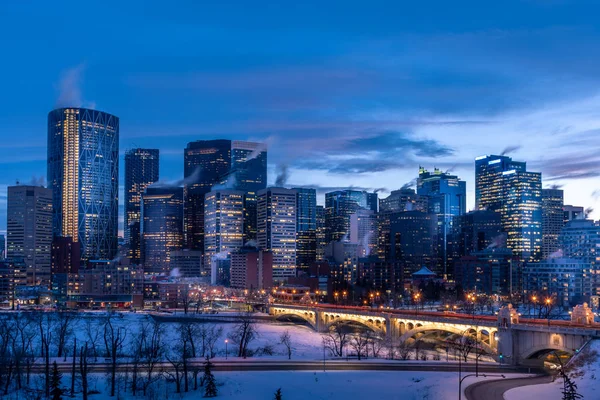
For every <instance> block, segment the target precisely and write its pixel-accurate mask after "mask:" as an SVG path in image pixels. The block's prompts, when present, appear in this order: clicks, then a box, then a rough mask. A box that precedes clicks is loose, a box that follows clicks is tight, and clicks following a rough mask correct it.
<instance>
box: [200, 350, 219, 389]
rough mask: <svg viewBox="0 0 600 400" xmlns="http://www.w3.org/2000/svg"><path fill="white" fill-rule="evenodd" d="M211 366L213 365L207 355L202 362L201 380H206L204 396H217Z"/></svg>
mask: <svg viewBox="0 0 600 400" xmlns="http://www.w3.org/2000/svg"><path fill="white" fill-rule="evenodd" d="M212 367H213V365H212V363H211V362H210V358H209V357H208V356H207V357H206V362H205V363H204V376H203V377H202V381H204V382H206V387H205V388H204V397H216V396H217V383H216V381H215V376H214V375H213V373H212V370H211V369H212Z"/></svg>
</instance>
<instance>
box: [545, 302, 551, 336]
mask: <svg viewBox="0 0 600 400" xmlns="http://www.w3.org/2000/svg"><path fill="white" fill-rule="evenodd" d="M551 303H552V299H550V297H546V312H547V313H548V328H550V304H551Z"/></svg>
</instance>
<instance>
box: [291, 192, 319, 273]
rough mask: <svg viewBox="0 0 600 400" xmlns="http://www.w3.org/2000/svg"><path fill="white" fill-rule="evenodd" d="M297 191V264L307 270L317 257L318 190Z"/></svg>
mask: <svg viewBox="0 0 600 400" xmlns="http://www.w3.org/2000/svg"><path fill="white" fill-rule="evenodd" d="M293 190H295V191H296V193H297V194H296V265H297V266H298V268H299V269H301V270H307V269H308V267H309V266H310V265H311V264H313V263H314V262H315V261H316V259H317V191H316V190H315V189H309V188H294V189H293Z"/></svg>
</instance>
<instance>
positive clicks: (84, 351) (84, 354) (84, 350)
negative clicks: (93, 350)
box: [79, 342, 90, 400]
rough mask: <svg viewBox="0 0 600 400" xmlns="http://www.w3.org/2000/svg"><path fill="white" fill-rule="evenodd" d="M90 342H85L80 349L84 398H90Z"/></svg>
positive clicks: (85, 399) (80, 371)
mask: <svg viewBox="0 0 600 400" xmlns="http://www.w3.org/2000/svg"><path fill="white" fill-rule="evenodd" d="M88 357H89V351H88V344H87V342H85V345H84V346H82V347H81V349H80V351H79V375H80V376H81V392H82V396H83V400H87V399H88V391H89V390H88V385H89V384H88V375H89V372H90V367H89V365H88Z"/></svg>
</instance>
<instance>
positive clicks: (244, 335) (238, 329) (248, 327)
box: [229, 315, 258, 358]
mask: <svg viewBox="0 0 600 400" xmlns="http://www.w3.org/2000/svg"><path fill="white" fill-rule="evenodd" d="M257 336H258V332H257V331H256V326H255V324H254V322H253V321H252V319H251V318H250V316H249V315H245V316H243V317H242V318H241V319H240V322H238V323H237V324H236V325H235V326H234V328H233V330H232V331H231V332H230V333H229V339H231V342H232V343H234V344H235V345H236V346H237V347H238V353H237V354H238V357H243V358H246V357H247V356H248V345H249V344H250V343H251V342H252V341H254V340H255V339H256V337H257Z"/></svg>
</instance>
